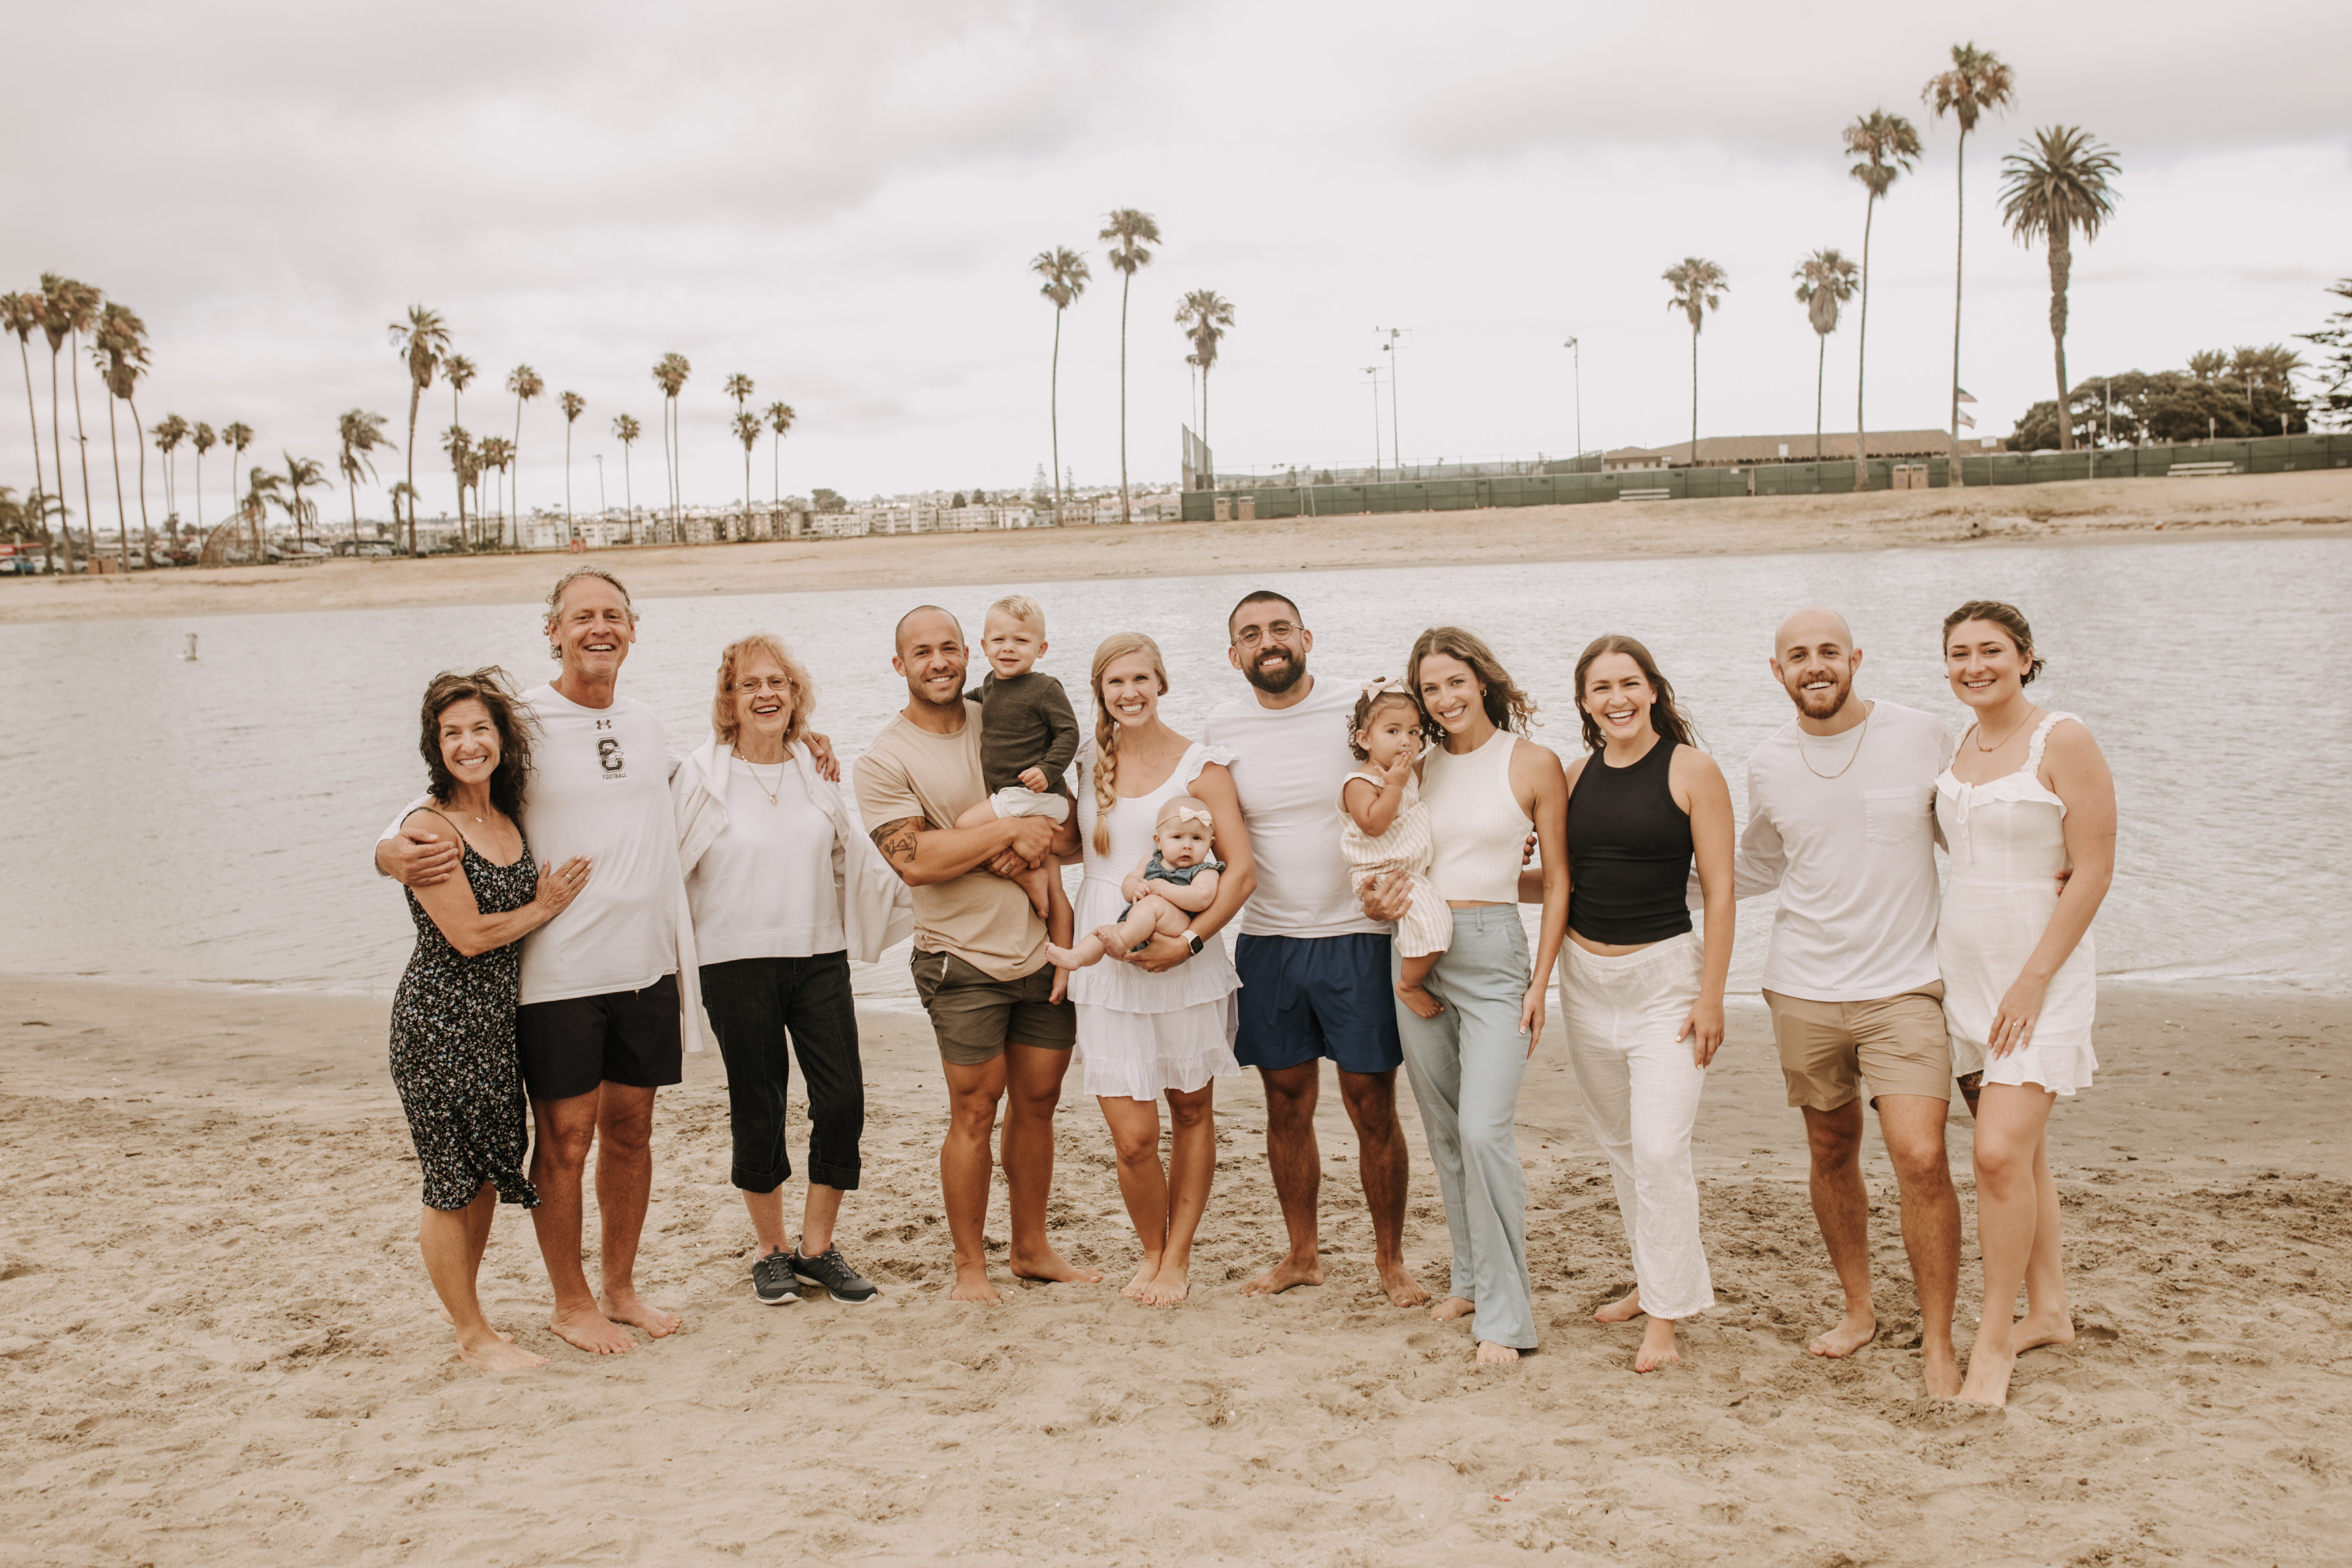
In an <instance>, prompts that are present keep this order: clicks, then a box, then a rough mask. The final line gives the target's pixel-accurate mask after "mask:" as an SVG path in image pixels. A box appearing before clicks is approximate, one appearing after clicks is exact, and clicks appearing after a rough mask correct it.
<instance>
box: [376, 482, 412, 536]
mask: <svg viewBox="0 0 2352 1568" xmlns="http://www.w3.org/2000/svg"><path fill="white" fill-rule="evenodd" d="M384 495H385V497H386V498H387V499H389V500H391V502H392V531H393V533H394V537H397V536H398V535H399V532H400V527H401V514H402V509H403V508H406V510H407V517H408V531H409V533H410V534H411V535H412V536H414V535H415V532H416V490H415V487H414V486H412V485H411V484H410V483H409V482H408V481H407V480H406V479H394V480H393V481H392V488H391V489H388V490H386V491H384Z"/></svg>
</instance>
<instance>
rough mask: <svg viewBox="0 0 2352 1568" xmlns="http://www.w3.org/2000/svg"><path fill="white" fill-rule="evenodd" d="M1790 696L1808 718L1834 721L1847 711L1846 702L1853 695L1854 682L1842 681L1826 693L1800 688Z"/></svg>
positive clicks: (1793, 690) (1791, 692) (1799, 710)
mask: <svg viewBox="0 0 2352 1568" xmlns="http://www.w3.org/2000/svg"><path fill="white" fill-rule="evenodd" d="M1789 695H1790V697H1791V698H1793V699H1795V700H1796V704H1797V711H1798V712H1800V713H1801V714H1803V715H1804V716H1805V717H1806V718H1808V719H1812V720H1816V721H1819V720H1822V719H1834V718H1836V717H1837V716H1838V715H1839V714H1840V713H1841V712H1843V711H1844V710H1845V704H1846V700H1847V699H1848V698H1850V697H1852V696H1853V681H1852V680H1846V679H1841V680H1839V681H1838V682H1837V683H1836V684H1835V685H1833V686H1832V687H1831V689H1829V691H1828V692H1826V693H1820V692H1811V691H1807V690H1805V689H1803V688H1802V687H1798V688H1796V689H1792V690H1791V691H1790V693H1789Z"/></svg>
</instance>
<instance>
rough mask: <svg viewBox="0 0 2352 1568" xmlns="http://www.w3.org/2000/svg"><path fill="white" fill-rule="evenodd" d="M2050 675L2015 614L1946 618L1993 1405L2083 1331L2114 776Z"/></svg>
mask: <svg viewBox="0 0 2352 1568" xmlns="http://www.w3.org/2000/svg"><path fill="white" fill-rule="evenodd" d="M2041 672H2042V660H2041V659H2039V658H2035V657H2034V653H2033V629H2032V627H2031V626H2028V625H2027V624H2026V620H2025V617H2024V616H2022V615H2021V614H2020V613H2019V612H2018V611H2017V609H2016V608H2015V607H2014V606H2013V605H2003V604H1998V603H1995V602H1993V601H1991V600H1985V599H1978V600H1971V601H1970V602H1969V603H1968V604H1965V605H1961V606H1960V607H1959V608H1958V609H1957V610H1954V611H1953V612H1952V613H1951V614H1950V615H1949V616H1946V617H1944V673H1945V676H1946V678H1947V679H1949V681H1950V682H1951V687H1952V695H1954V696H1955V697H1958V699H1959V700H1961V701H1962V702H1963V703H1965V704H1967V705H1968V707H1969V709H1970V710H1972V712H1973V714H1974V717H1975V722H1974V723H1973V724H1971V725H1970V726H1969V731H1968V732H1967V733H1966V734H1965V735H1963V736H1962V737H1961V738H1960V744H1959V750H1958V754H1957V755H1956V756H1954V758H1953V759H1952V763H1951V765H1950V766H1949V767H1948V768H1946V769H1945V770H1944V772H1943V774H1942V776H1941V777H1939V778H1937V781H1936V821H1937V826H1938V827H1940V828H1941V829H1942V831H1943V836H1944V843H1945V845H1946V847H1947V848H1948V849H1949V851H1950V853H1951V865H1950V868H1949V870H1948V874H1947V876H1946V878H1945V883H1944V907H1943V911H1942V914H1941V916H1940V917H1939V919H1938V921H1937V929H1936V956H1937V963H1938V964H1939V966H1940V967H1941V968H1942V970H1943V974H1944V1016H1945V1017H1946V1019H1947V1020H1948V1023H1949V1025H1950V1027H1951V1034H1952V1066H1953V1068H1954V1069H1955V1070H1956V1071H1957V1072H1958V1074H1959V1076H1960V1085H1961V1087H1962V1089H1975V1091H1976V1092H1975V1093H1974V1094H1973V1095H1972V1096H1971V1099H1972V1100H1973V1102H1974V1105H1975V1110H1976V1118H1977V1130H1976V1174H1977V1240H1978V1244H1979V1248H1980V1250H1981V1251H1982V1252H1983V1254H1984V1321H1983V1322H1982V1324H1981V1325H1980V1326H1979V1328H1978V1330H1977V1342H1976V1346H1975V1348H1974V1349H1973V1350H1972V1351H1971V1352H1969V1370H1968V1376H1967V1377H1966V1378H1965V1379H1964V1380H1963V1381H1962V1383H1961V1385H1960V1394H1959V1396H1960V1398H1962V1399H1963V1400H1967V1401H1969V1402H1971V1403H1974V1404H1979V1405H2001V1404H2005V1403H2006V1402H2007V1401H2008V1398H2009V1379H2010V1373H2011V1368H2012V1367H2014V1366H2015V1364H2016V1362H2017V1357H2018V1354H2019V1352H2023V1351H2029V1350H2032V1348H2033V1347H2034V1346H2036V1345H2045V1344H2063V1343H2064V1342H2067V1341H2069V1340H2072V1339H2073V1338H2074V1321H2073V1317H2072V1314H2071V1312H2070V1310H2069V1309H2068V1306H2067V1302H2066V1279H2065V1273H2064V1270H2063V1267H2062V1264H2061V1260H2060V1257H2059V1234H2058V1188H2057V1184H2056V1183H2055V1182H2053V1180H2052V1178H2051V1174H2050V1143H2049V1132H2050V1110H2051V1107H2052V1105H2053V1104H2054V1103H2055V1102H2056V1100H2057V1099H2058V1097H2059V1096H2061V1095H2066V1096H2070V1097H2071V1096H2073V1095H2074V1094H2075V1093H2076V1092H2077V1091H2079V1090H2081V1089H2086V1088H2088V1087H2089V1086H2090V1082H2091V1075H2092V1073H2093V1071H2094V1070H2095V1068H2097V1067H2098V1059H2097V1058H2096V1057H2095V1056H2094V1055H2093V1053H2092V1050H2091V1024H2092V1018H2093V1015H2094V1013H2095V1008H2096V1004H2097V991H2098V980H2097V973H2096V954H2095V950H2094V948H2093V946H2092V942H2091V918H2092V917H2093V916H2094V915H2095V914H2097V913H2098V910H2099V903H2100V901H2101V900H2104V899H2105V897H2106V895H2107V887H2108V885H2109V883H2110V882H2112V881H2113V880H2114V878H2115V865H2116V786H2115V780H2114V778H2113V777H2112V776H2111V775H2110V774H2109V773H2108V772H2107V763H2106V759H2105V757H2104V756H2102V755H2101V754H2100V752H2099V747H2098V742H2095V741H2094V740H2092V738H2091V731H2089V729H2087V728H2086V727H2085V726H2084V723H2083V721H2081V720H2080V719H2077V718H2075V717H2074V715H2073V714H2071V713H2053V712H2051V711H2049V710H2046V709H2043V708H2041V707H2039V706H2037V705H2036V704H2035V703H2034V701H2033V700H2032V698H2030V697H2028V696H2026V694H2025V688H2026V687H2027V686H2029V685H2031V684H2032V681H2033V678H2034V677H2035V676H2037V675H2039V674H2040V673H2041ZM2021 1283H2022V1284H2023V1285H2024V1287H2025V1304H2026V1311H2025V1316H2024V1317H2023V1318H2022V1319H2016V1318H2015V1316H2014V1309H2015V1304H2016V1300H2017V1289H2018V1286H2019V1285H2020V1284H2021Z"/></svg>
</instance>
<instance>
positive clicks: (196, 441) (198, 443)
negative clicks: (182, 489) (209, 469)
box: [188, 419, 220, 548]
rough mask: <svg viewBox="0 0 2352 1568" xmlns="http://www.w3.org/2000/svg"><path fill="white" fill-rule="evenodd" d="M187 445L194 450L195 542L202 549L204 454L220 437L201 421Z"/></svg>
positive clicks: (218, 441)
mask: <svg viewBox="0 0 2352 1568" xmlns="http://www.w3.org/2000/svg"><path fill="white" fill-rule="evenodd" d="M188 445H189V446H191V447H194V448H195V449H196V542H197V545H198V546H199V548H201V547H202V545H203V543H204V538H205V453H206V452H209V451H211V450H212V449H213V448H214V447H217V446H219V445H220V437H218V436H215V435H214V434H213V427H212V426H209V425H207V424H205V422H204V421H203V420H201V419H199V420H197V421H196V427H195V429H194V430H193V431H191V432H190V433H189V435H188Z"/></svg>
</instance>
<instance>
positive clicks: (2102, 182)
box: [2000, 125, 2122, 452]
mask: <svg viewBox="0 0 2352 1568" xmlns="http://www.w3.org/2000/svg"><path fill="white" fill-rule="evenodd" d="M2021 146H2022V147H2023V148H2024V149H2025V151H2023V152H2022V153H2011V154H2010V155H2009V156H2008V157H2006V158H2003V159H2002V160H2001V161H2000V166H2001V179H2000V216H2001V217H2002V218H2003V219H2004V220H2005V221H2006V222H2007V223H2008V225H2009V231H2010V233H2011V234H2013V235H2015V236H2017V240H2018V243H2019V244H2021V245H2024V246H2029V247H2030V246H2032V243H2033V242H2034V241H2035V240H2036V239H2041V240H2043V241H2046V242H2047V243H2048V245H2049V247H2050V338H2051V342H2052V343H2053V346H2054V347H2055V349H2056V353H2057V365H2058V449H2059V450H2060V451H2062V452H2071V451H2073V450H2074V412H2073V410H2072V409H2071V408H2070V407H2069V406H2068V405H2067V400H2066V281H2067V278H2068V275H2069V274H2070V273H2071V272H2072V271H2073V270H2074V231H2075V230H2076V229H2081V230H2082V231H2083V239H2084V243H2086V244H2087V243H2088V242H2090V241H2091V240H2094V239H2096V238H2097V237H2099V229H2100V226H2102V225H2104V224H2105V222H2106V221H2107V219H2109V218H2111V217H2113V216H2115V213H2116V193H2115V189H2114V186H2113V185H2112V184H2110V183H2109V182H2110V181H2111V180H2112V179H2113V177H2114V176H2115V175H2116V174H2118V173H2119V172H2121V169H2122V165H2121V164H2120V163H2117V162H2116V155H2115V153H2114V150H2113V149H2111V148H2107V147H2102V146H2101V145H2099V144H2098V143H2097V142H2094V141H2092V140H2091V138H2090V136H2089V135H2088V134H2087V133H2085V132H2083V131H2081V130H2079V129H2077V128H2076V127H2074V126H2072V125H2053V126H2050V127H2049V128H2047V129H2046V130H2042V131H2036V132H2034V133H2033V139H2032V141H2030V142H2022V143H2021Z"/></svg>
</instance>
